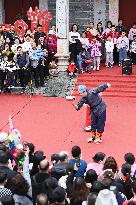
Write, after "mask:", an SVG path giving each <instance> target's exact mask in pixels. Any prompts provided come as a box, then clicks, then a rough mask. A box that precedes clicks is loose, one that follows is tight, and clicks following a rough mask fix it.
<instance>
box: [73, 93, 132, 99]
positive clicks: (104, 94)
mask: <svg viewBox="0 0 136 205" xmlns="http://www.w3.org/2000/svg"><path fill="white" fill-rule="evenodd" d="M72 95H73V96H79V93H78V92H73V93H72ZM102 97H113V98H114V97H121V98H136V95H135V94H134V93H119V92H115V93H103V94H102Z"/></svg>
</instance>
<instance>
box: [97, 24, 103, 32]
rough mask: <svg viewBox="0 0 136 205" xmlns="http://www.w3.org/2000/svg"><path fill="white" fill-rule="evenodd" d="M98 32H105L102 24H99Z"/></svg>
mask: <svg viewBox="0 0 136 205" xmlns="http://www.w3.org/2000/svg"><path fill="white" fill-rule="evenodd" d="M97 31H98V32H103V25H102V22H98V24H97Z"/></svg>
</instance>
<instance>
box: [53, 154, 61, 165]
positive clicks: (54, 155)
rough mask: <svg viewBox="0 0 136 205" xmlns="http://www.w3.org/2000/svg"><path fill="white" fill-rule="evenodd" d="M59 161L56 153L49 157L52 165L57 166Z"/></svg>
mask: <svg viewBox="0 0 136 205" xmlns="http://www.w3.org/2000/svg"><path fill="white" fill-rule="evenodd" d="M59 159H60V158H59V154H56V153H54V154H52V155H51V162H52V165H54V164H57V163H58V162H59Z"/></svg>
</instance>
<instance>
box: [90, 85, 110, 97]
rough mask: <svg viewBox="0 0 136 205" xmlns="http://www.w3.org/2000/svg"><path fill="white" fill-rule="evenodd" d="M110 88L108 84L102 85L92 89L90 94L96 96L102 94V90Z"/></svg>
mask: <svg viewBox="0 0 136 205" xmlns="http://www.w3.org/2000/svg"><path fill="white" fill-rule="evenodd" d="M110 87H111V85H110V84H109V83H104V84H102V85H100V86H98V87H97V88H94V89H93V91H92V92H93V93H94V94H96V95H97V94H99V93H101V92H103V91H104V90H106V88H110Z"/></svg>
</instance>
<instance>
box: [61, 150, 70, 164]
mask: <svg viewBox="0 0 136 205" xmlns="http://www.w3.org/2000/svg"><path fill="white" fill-rule="evenodd" d="M68 157H69V154H68V152H67V151H61V152H60V153H59V159H60V161H61V162H64V163H68Z"/></svg>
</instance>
